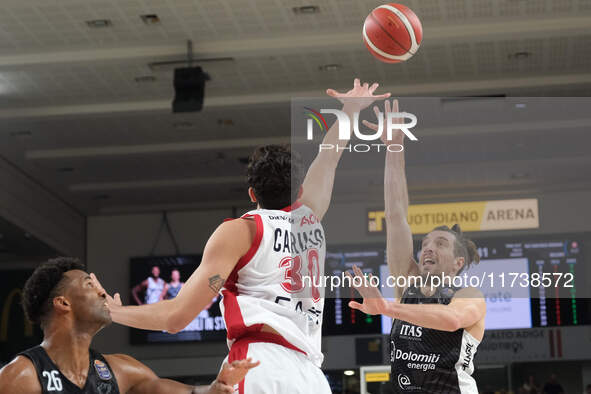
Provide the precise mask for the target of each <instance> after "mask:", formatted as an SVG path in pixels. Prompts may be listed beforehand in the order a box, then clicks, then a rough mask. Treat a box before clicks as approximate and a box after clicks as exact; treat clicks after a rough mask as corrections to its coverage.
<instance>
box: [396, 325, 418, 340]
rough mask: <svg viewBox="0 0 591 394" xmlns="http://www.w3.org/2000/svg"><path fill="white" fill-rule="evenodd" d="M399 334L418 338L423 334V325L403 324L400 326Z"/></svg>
mask: <svg viewBox="0 0 591 394" xmlns="http://www.w3.org/2000/svg"><path fill="white" fill-rule="evenodd" d="M400 336H404V337H412V338H420V337H422V336H423V327H417V326H413V325H412V324H403V325H402V326H401V327H400Z"/></svg>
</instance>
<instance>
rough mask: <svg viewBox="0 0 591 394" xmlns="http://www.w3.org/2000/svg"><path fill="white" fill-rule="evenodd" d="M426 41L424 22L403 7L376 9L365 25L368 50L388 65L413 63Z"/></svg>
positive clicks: (364, 31) (364, 39) (364, 37)
mask: <svg viewBox="0 0 591 394" xmlns="http://www.w3.org/2000/svg"><path fill="white" fill-rule="evenodd" d="M422 39H423V27H422V26H421V21H420V20H419V18H418V17H417V16H416V14H415V13H414V12H412V10H411V9H410V8H408V7H406V6H404V5H402V4H395V3H389V4H384V5H381V6H379V7H377V8H375V9H374V10H373V11H372V12H371V13H370V14H369V15H368V16H367V18H365V23H364V24H363V42H364V43H365V46H366V47H367V49H369V52H370V53H371V54H372V55H373V56H374V57H376V58H377V59H378V60H381V61H383V62H385V63H399V62H403V61H405V60H408V59H410V58H411V57H412V56H413V55H414V54H415V53H417V51H418V50H419V46H420V45H421V40H422Z"/></svg>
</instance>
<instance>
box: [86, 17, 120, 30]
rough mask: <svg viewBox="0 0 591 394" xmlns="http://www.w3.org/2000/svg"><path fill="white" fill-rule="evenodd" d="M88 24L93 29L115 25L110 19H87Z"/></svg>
mask: <svg viewBox="0 0 591 394" xmlns="http://www.w3.org/2000/svg"><path fill="white" fill-rule="evenodd" d="M86 25H87V26H88V27H90V28H92V29H102V28H104V27H110V26H112V25H113V22H111V20H110V19H93V20H89V21H86Z"/></svg>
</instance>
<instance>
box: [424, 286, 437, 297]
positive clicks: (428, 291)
mask: <svg viewBox="0 0 591 394" xmlns="http://www.w3.org/2000/svg"><path fill="white" fill-rule="evenodd" d="M436 291H437V288H436V287H434V286H433V285H430V284H429V285H427V286H423V287H421V293H422V294H423V295H424V296H425V297H432V296H433V294H435V292H436Z"/></svg>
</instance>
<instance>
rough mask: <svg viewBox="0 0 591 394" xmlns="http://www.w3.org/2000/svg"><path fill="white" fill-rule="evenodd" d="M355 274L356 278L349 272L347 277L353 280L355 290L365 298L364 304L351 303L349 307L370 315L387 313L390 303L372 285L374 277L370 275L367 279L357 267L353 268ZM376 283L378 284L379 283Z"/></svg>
mask: <svg viewBox="0 0 591 394" xmlns="http://www.w3.org/2000/svg"><path fill="white" fill-rule="evenodd" d="M353 272H354V273H355V276H353V275H351V274H350V273H349V272H347V276H349V278H351V283H352V285H353V288H354V289H355V290H357V292H358V293H359V294H360V295H361V297H363V303H362V304H360V303H358V302H355V301H351V302H349V307H350V308H353V309H358V310H360V311H361V312H363V313H366V314H368V315H379V314H383V313H384V312H385V311H386V307H387V305H388V303H387V301H386V300H385V299H384V297H382V293H380V291H379V290H378V288H377V287H375V286H372V285H371V283H372V280H371V278H372V277H373V275H371V274H370V275H369V277H366V276H365V275H363V272H361V270H360V269H359V267H357V266H356V265H354V266H353ZM355 278H357V279H355ZM375 282H376V283H377V281H375Z"/></svg>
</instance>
